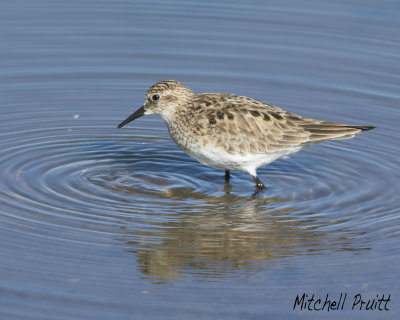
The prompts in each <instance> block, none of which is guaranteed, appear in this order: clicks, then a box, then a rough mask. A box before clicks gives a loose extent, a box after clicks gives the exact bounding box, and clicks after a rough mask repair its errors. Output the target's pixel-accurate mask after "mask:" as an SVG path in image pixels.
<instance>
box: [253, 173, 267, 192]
mask: <svg viewBox="0 0 400 320" xmlns="http://www.w3.org/2000/svg"><path fill="white" fill-rule="evenodd" d="M253 179H254V181H255V182H256V192H258V191H260V190H263V189H265V186H264V184H263V183H262V182H261V180H260V178H258V177H257V176H253Z"/></svg>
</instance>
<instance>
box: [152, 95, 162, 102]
mask: <svg viewBox="0 0 400 320" xmlns="http://www.w3.org/2000/svg"><path fill="white" fill-rule="evenodd" d="M152 98H153V100H154V101H156V100H158V99H160V96H159V95H158V94H155V95H154V96H153V97H152Z"/></svg>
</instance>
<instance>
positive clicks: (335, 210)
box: [0, 0, 400, 319]
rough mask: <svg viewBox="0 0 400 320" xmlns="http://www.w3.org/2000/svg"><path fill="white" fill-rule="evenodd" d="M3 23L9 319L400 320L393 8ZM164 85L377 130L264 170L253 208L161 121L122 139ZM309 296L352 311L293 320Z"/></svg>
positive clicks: (84, 4) (167, 8)
mask: <svg viewBox="0 0 400 320" xmlns="http://www.w3.org/2000/svg"><path fill="white" fill-rule="evenodd" d="M1 7H2V8H1V10H0V40H1V41H0V48H1V50H0V70H1V72H0V97H1V99H0V101H1V103H0V113H1V117H0V122H1V125H0V143H1V149H0V204H1V207H0V243H2V245H1V246H0V262H1V263H0V275H1V282H0V318H1V319H132V318H144V319H200V318H201V319H266V318H267V317H268V316H275V317H277V318H288V317H293V316H295V317H296V318H312V317H316V318H321V317H325V316H329V315H332V314H333V317H335V318H349V317H351V318H352V319H358V318H363V319H365V318H367V319H375V318H378V317H382V318H383V317H384V318H385V319H388V318H396V316H397V313H398V312H399V311H400V309H399V305H400V304H399V299H400V290H399V287H400V286H399V285H400V281H399V276H398V271H399V267H398V265H399V263H400V255H399V249H398V248H399V246H398V243H399V240H400V227H399V209H398V208H399V205H400V201H399V199H400V198H399V182H398V181H400V173H399V172H400V161H399V156H400V148H399V142H398V140H399V138H400V129H399V126H398V121H399V98H400V95H399V90H398V88H399V85H400V72H399V71H400V64H399V61H400V60H399V58H400V42H399V39H400V11H399V10H400V4H399V3H398V2H396V1H380V2H375V1H356V0H350V1H336V2H335V3H331V4H328V3H325V2H319V1H302V2H301V3H299V2H296V1H271V2H268V3H267V4H262V5H261V4H260V3H259V2H256V1H251V2H242V1H229V2H228V1H226V2H225V1H222V2H218V3H215V2H212V1H202V2H201V3H199V2H198V1H185V2H183V1H175V0H174V1H169V2H168V3H166V2H162V1H143V2H140V1H92V0H84V1H69V2H59V1H56V2H55V1H45V0H39V1H35V2H34V4H33V2H31V1H27V0H18V1H15V0H14V1H9V0H6V1H3V2H2V5H1ZM164 79H176V80H180V81H182V82H184V83H186V84H187V85H188V86H190V87H191V88H192V89H194V90H196V91H198V92H231V93H237V94H241V95H247V96H252V97H255V98H258V99H261V100H264V101H268V102H270V103H272V104H275V105H277V106H279V107H283V108H285V109H287V110H290V111H292V112H295V113H298V114H300V115H303V116H308V117H313V118H317V119H325V120H329V121H333V122H348V123H352V124H359V125H374V126H376V127H377V128H376V129H375V130H373V131H369V132H365V133H363V134H361V135H358V136H357V137H356V138H354V139H351V140H346V141H335V142H327V143H323V144H319V145H314V146H312V147H309V148H307V149H304V150H303V151H302V152H300V153H298V154H296V155H294V156H292V157H291V158H289V159H282V160H278V161H276V162H274V163H272V164H271V165H269V166H267V167H265V168H262V169H260V170H259V176H260V178H261V179H262V180H263V181H264V183H265V184H266V186H267V188H268V189H267V190H266V191H264V192H261V193H259V194H258V195H257V196H255V197H254V196H252V193H253V181H252V179H251V177H250V176H249V175H248V174H245V173H238V172H233V174H232V179H231V184H229V185H225V184H224V178H223V176H224V172H223V171H221V170H216V169H212V168H209V167H205V166H203V165H201V164H199V163H197V162H196V161H194V160H193V159H191V158H189V157H188V156H186V155H185V154H184V153H183V152H182V151H181V150H179V149H178V148H177V147H176V145H175V144H174V143H173V142H172V140H171V139H170V138H169V135H168V131H167V129H166V127H165V125H164V123H163V122H162V120H161V119H160V118H159V117H157V116H148V117H143V118H141V119H138V120H136V121H135V122H133V123H132V124H130V125H129V126H127V127H126V128H124V129H122V130H119V129H116V126H117V125H118V123H119V122H121V121H122V120H123V119H125V117H126V116H128V115H129V114H130V113H131V112H133V111H134V110H136V108H138V107H140V106H141V105H142V103H143V99H144V95H145V93H146V90H147V89H148V87H149V86H150V85H152V84H153V83H154V82H157V81H159V80H164ZM303 292H305V293H308V294H310V295H311V294H313V293H314V294H315V295H319V296H321V297H325V295H326V293H329V295H330V296H331V297H332V299H333V298H337V297H338V296H339V295H340V293H341V292H343V293H344V292H347V293H348V295H349V298H348V302H347V304H346V306H345V308H344V310H340V311H331V312H329V313H328V312H327V311H320V312H316V311H313V312H311V311H293V310H292V308H293V303H294V299H295V297H296V295H297V294H300V295H301V294H302V293H303ZM357 293H360V294H362V295H363V297H364V298H366V299H368V298H374V297H376V295H377V294H380V295H381V294H385V295H386V296H387V295H389V294H391V299H392V302H391V303H390V304H389V308H390V311H388V312H385V311H356V310H352V309H351V305H352V303H351V299H350V296H351V297H353V296H354V295H355V294H357Z"/></svg>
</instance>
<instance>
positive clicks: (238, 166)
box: [184, 147, 300, 173]
mask: <svg viewBox="0 0 400 320" xmlns="http://www.w3.org/2000/svg"><path fill="white" fill-rule="evenodd" d="M299 150H300V149H290V150H282V151H275V152H265V153H229V152H227V151H225V150H224V149H222V148H213V147H194V148H190V149H184V151H185V152H186V153H187V154H188V155H190V156H191V157H193V158H195V159H196V160H197V161H199V162H200V163H202V164H205V165H207V166H210V167H213V168H217V169H229V170H239V171H245V172H250V173H253V172H255V170H256V169H257V168H258V167H261V166H264V165H266V164H268V163H270V162H272V161H275V160H277V159H279V158H283V157H287V156H289V155H291V154H293V153H295V152H297V151H299Z"/></svg>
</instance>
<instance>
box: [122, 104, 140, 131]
mask: <svg viewBox="0 0 400 320" xmlns="http://www.w3.org/2000/svg"><path fill="white" fill-rule="evenodd" d="M141 116H144V106H142V107H140V108H139V109H138V110H136V111H135V112H134V113H132V114H131V115H130V116H129V117H128V118H126V119H125V120H124V121H122V122H121V123H120V124H119V125H118V128H122V127H123V126H124V125H126V124H127V123H129V122H131V121H133V120H135V119H137V118H139V117H141Z"/></svg>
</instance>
